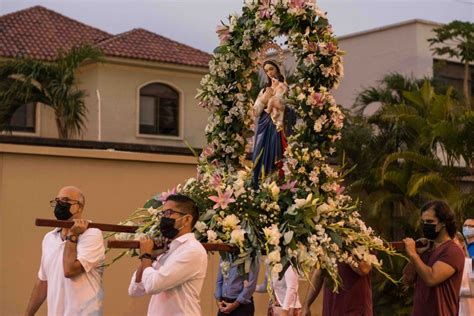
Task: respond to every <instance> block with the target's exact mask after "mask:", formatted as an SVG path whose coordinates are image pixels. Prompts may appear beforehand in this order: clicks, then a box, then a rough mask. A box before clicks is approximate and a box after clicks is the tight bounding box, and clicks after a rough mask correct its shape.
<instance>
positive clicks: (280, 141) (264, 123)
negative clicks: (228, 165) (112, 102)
mask: <svg viewBox="0 0 474 316" xmlns="http://www.w3.org/2000/svg"><path fill="white" fill-rule="evenodd" d="M285 149H286V138H285V135H284V133H283V131H280V132H278V131H277V129H276V126H275V124H274V123H273V121H272V118H271V117H270V114H268V113H267V112H266V111H262V114H260V117H259V119H258V124H257V132H256V134H255V143H254V147H253V153H252V161H253V163H254V166H253V184H254V187H255V189H257V188H258V186H259V177H260V176H261V173H262V167H263V170H264V172H265V176H267V175H269V174H270V173H271V172H272V171H273V170H276V169H277V168H278V167H277V166H276V165H275V163H276V162H278V161H279V160H281V159H282V158H283V153H284V151H285ZM259 155H260V157H259ZM257 159H258V161H257V162H255V161H256V160H257Z"/></svg>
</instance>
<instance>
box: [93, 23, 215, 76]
mask: <svg viewBox="0 0 474 316" xmlns="http://www.w3.org/2000/svg"><path fill="white" fill-rule="evenodd" d="M97 46H98V47H100V48H101V49H102V51H103V52H104V53H105V54H106V55H107V56H115V57H125V58H134V59H142V60H150V61H160V62H165V63H172V64H184V65H190V66H202V67H207V66H208V63H209V60H210V57H211V56H210V55H209V54H207V53H205V52H203V51H200V50H198V49H195V48H193V47H190V46H187V45H184V44H181V43H178V42H176V41H173V40H170V39H168V38H166V37H163V36H161V35H158V34H155V33H152V32H150V31H147V30H144V29H133V30H131V31H128V32H125V33H122V34H119V35H116V36H114V37H112V38H109V39H107V40H105V41H103V42H101V43H99V44H97Z"/></svg>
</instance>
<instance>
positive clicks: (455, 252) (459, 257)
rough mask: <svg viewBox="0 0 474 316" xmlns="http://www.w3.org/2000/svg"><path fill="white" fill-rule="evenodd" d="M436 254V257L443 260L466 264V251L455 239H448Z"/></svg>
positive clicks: (451, 263)
mask: <svg viewBox="0 0 474 316" xmlns="http://www.w3.org/2000/svg"><path fill="white" fill-rule="evenodd" d="M442 246H443V247H442V248H441V249H440V251H439V252H438V253H437V255H436V259H441V260H442V261H443V262H446V263H449V264H450V265H457V266H459V265H461V264H464V253H463V251H462V249H461V247H459V246H458V245H457V244H456V243H455V242H454V241H452V240H448V241H447V242H446V243H445V244H444V245H442Z"/></svg>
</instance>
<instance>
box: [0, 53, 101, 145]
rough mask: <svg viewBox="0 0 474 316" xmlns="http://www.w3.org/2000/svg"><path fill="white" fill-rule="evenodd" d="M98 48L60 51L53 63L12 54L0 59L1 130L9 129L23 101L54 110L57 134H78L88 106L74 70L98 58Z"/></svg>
mask: <svg viewBox="0 0 474 316" xmlns="http://www.w3.org/2000/svg"><path fill="white" fill-rule="evenodd" d="M101 56H102V54H101V52H100V51H99V50H98V49H96V48H94V47H92V46H89V45H84V46H80V47H73V48H72V49H71V50H70V51H68V52H64V51H60V52H59V53H58V58H57V59H56V61H54V62H52V63H48V62H43V61H38V60H33V59H28V58H15V59H12V60H7V61H4V62H2V63H0V130H7V131H8V130H10V121H11V118H12V116H13V114H14V113H15V111H16V110H17V109H18V108H20V107H21V106H22V105H23V104H26V103H40V104H43V105H45V106H49V107H51V108H52V109H53V110H54V113H55V119H56V126H57V128H58V134H59V137H60V138H63V139H67V138H69V137H71V136H72V135H76V134H77V135H80V134H81V133H82V131H83V129H84V123H85V120H86V112H87V109H86V107H85V104H84V96H85V92H84V91H82V90H79V89H77V88H76V87H75V83H76V82H75V73H76V70H77V69H78V68H79V66H81V65H83V64H84V63H85V62H87V61H99V60H100V59H101Z"/></svg>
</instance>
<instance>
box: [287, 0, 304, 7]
mask: <svg viewBox="0 0 474 316" xmlns="http://www.w3.org/2000/svg"><path fill="white" fill-rule="evenodd" d="M307 1H308V0H290V6H291V7H293V8H296V9H303V8H304V5H305V3H306V2H307Z"/></svg>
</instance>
